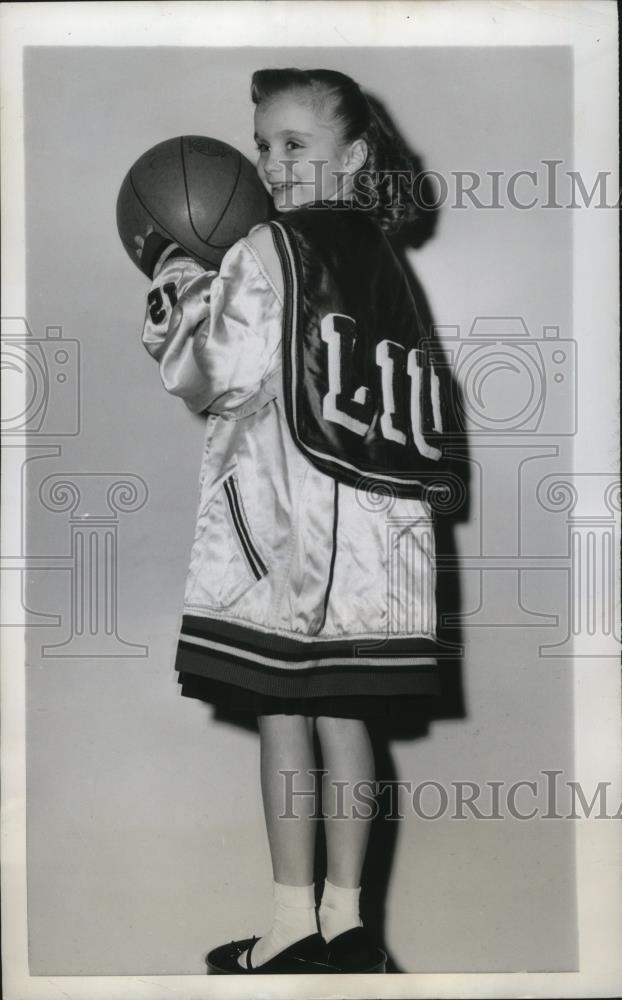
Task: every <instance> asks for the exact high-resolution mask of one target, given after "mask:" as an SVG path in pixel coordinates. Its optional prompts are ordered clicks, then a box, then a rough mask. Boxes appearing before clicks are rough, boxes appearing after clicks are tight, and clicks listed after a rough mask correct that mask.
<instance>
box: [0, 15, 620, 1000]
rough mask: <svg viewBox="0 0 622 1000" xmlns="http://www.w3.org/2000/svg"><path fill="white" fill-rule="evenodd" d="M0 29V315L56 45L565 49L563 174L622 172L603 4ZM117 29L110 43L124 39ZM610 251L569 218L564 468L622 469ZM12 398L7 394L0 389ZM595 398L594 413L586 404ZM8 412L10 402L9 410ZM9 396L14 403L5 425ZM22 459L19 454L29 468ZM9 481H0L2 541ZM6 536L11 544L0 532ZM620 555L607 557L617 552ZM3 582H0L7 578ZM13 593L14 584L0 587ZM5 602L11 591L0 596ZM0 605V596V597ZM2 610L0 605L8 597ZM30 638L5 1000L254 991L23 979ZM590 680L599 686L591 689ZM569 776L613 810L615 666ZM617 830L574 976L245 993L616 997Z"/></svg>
mask: <svg viewBox="0 0 622 1000" xmlns="http://www.w3.org/2000/svg"><path fill="white" fill-rule="evenodd" d="M0 22H1V27H2V40H1V55H2V80H1V83H2V94H3V100H2V105H3V112H2V204H3V228H2V243H3V251H4V252H3V254H2V277H3V283H2V288H3V292H2V315H3V316H23V315H25V314H26V312H25V250H26V248H25V211H24V161H23V105H22V54H23V49H24V47H25V46H27V45H51V46H84V45H97V46H108V45H110V46H119V45H132V46H137V45H138V46H156V45H166V46H171V45H178V46H196V44H197V38H200V37H201V30H202V29H203V28H204V29H205V30H204V35H203V37H205V38H208V39H209V46H210V47H211V46H232V45H240V46H242V45H244V46H266V45H269V46H278V45H283V46H287V47H292V46H301V47H302V46H335V47H347V46H363V45H366V46H370V45H378V46H391V45H393V46H405V47H409V46H411V47H418V46H438V45H442V46H444V47H446V46H451V45H455V46H473V45H478V46H486V45H490V46H505V45H512V46H519V45H520V46H534V45H537V46H543V45H547V46H550V45H564V46H571V47H572V49H573V53H574V100H575V109H574V113H575V137H574V141H575V155H574V169H575V170H578V171H579V172H580V173H581V174H582V175H583V176H586V177H595V176H596V174H597V173H598V172H599V171H601V170H609V171H611V172H612V173H613V175H614V177H615V181H614V182H613V184H612V186H613V188H614V190H617V188H618V183H617V169H618V104H617V97H618V68H617V45H618V25H617V11H616V6H615V4H614V3H612V2H600V0H592V2H579V0H541V2H537V3H535V2H521V0H513V2H496V0H484V2H475V0H473V2H469V0H455V2H451V3H447V2H442V0H430V2H427V0H423V2H418V0H414V2H382V0H378V2H357V0H352V2H334V0H328V2H323V0H318V2H304V0H303V2H280V0H268V2H264V3H255V2H245V0H241V2H192V3H186V2H180V3H158V2H147V3H144V2H129V3H124V4H122V5H121V4H116V3H53V2H52V3H27V4H24V3H5V4H3V5H2V9H1V10H0ZM120 22H122V28H123V30H122V31H119V25H120ZM618 260H619V246H618V220H617V213H616V212H615V210H610V211H598V210H597V209H595V208H590V209H587V208H586V209H584V210H582V211H578V212H576V213H575V215H574V261H573V296H574V300H573V317H574V324H575V328H576V329H581V330H583V331H586V335H589V336H592V335H593V339H594V345H595V349H594V351H593V352H591V353H589V354H588V353H587V352H586V353H585V356H584V361H583V367H582V370H581V379H580V385H579V392H580V399H579V405H580V406H581V407H582V410H583V412H586V413H588V412H590V413H593V415H594V416H593V423H592V424H591V425H590V426H589V427H588V428H587V430H586V428H585V427H583V429H582V431H581V432H580V433H579V435H578V436H577V438H576V439H575V458H574V462H575V469H580V470H586V471H588V472H589V471H598V472H611V473H612V474H616V473H617V472H618V456H619V442H618V419H619V391H618V377H617V372H618V363H617V362H618V361H619V346H618V332H619V293H618V287H619V281H618V278H619V271H618ZM7 388H8V391H9V392H11V391H12V392H15V387H14V386H13V383H11V386H9V387H7ZM594 400H598V407H596V406H594V402H593V401H594ZM5 402H6V400H5ZM14 403H15V400H12V401H10V405H11V409H12V412H14V411H15V405H14ZM24 457H25V456H24ZM17 503H19V483H16V482H11V481H10V479H9V477H6V476H5V477H3V479H2V527H3V529H5V528H6V526H7V524H8V517H7V510H8V509H9V508H10V507H11V505H13V504H17ZM4 537H6V535H4ZM616 551H617V547H616ZM14 575H15V574H7V576H9V577H11V576H14ZM9 582H10V581H9ZM7 589H8V583H7ZM4 596H6V594H5V595H4ZM3 603H4V600H3ZM23 664H24V634H23V632H22V630H21V629H19V628H15V627H12V628H10V629H4V631H3V635H2V675H1V682H2V687H1V690H2V719H1V721H2V772H1V778H2V835H1V836H2V839H1V856H2V910H3V916H4V920H3V925H2V926H3V933H2V951H3V967H4V993H3V995H4V996H5V997H6V998H7V1000H44V998H45V1000H49V998H59V1000H60V998H62V997H64V998H66V997H71V998H72V1000H73V998H75V1000H99V998H101V1000H110V998H117V997H119V998H121V997H122V998H123V1000H138V998H143V997H144V998H145V1000H147V998H149V1000H156V998H159V997H161V998H165V997H166V998H168V1000H188V998H189V997H190V996H192V998H193V1000H202V998H213V1000H218V998H220V997H240V998H243V997H244V998H245V997H248V995H249V985H248V981H247V980H245V977H233V978H227V977H208V976H104V977H99V976H90V977H89V976H85V977H81V976H71V977H60V976H58V977H50V976H30V975H29V972H28V927H27V911H26V836H25V831H26V815H25V753H26V744H25V690H24V676H23V670H20V669H17V666H18V665H23ZM595 679H596V681H597V683H595V682H594V681H595ZM574 693H575V707H576V714H575V746H576V759H575V773H576V777H577V779H578V780H579V781H580V782H581V784H582V785H583V787H588V788H589V787H595V786H596V785H597V783H598V782H599V781H602V780H609V781H610V782H611V794H612V797H613V800H614V801H620V800H621V798H622V781H621V774H620V766H619V763H618V762H619V761H620V760H621V759H622V754H621V753H620V750H621V745H620V673H619V667H618V664H617V660H615V659H613V660H612V659H602V660H601V661H600V662H599V663H595V662H594V661H591V660H583V659H580V658H578V659H576V660H575V662H574ZM619 830H620V827H619V825H618V824H616V823H615V822H609V823H602V822H600V823H599V822H598V820H596V819H594V818H584V819H581V820H578V821H577V831H576V833H577V840H576V850H577V897H578V899H577V903H578V917H579V958H580V962H579V967H580V971H579V972H576V973H546V972H542V973H537V974H536V973H511V974H507V973H506V974H501V973H494V974H490V973H486V974H484V973H482V974H473V973H471V974H468V975H464V974H456V973H452V974H423V975H422V974H416V975H415V974H407V973H400V974H397V975H387V976H384V977H383V978H380V979H379V978H377V977H374V979H371V980H370V978H369V977H366V976H358V975H357V976H341V977H334V976H332V977H315V976H297V977H295V981H294V980H292V979H290V977H287V976H259V977H256V981H255V984H254V990H253V994H254V996H256V997H262V998H266V1000H267V998H277V997H279V998H280V997H282V998H284V1000H285V998H291V997H292V996H296V997H300V998H302V997H336V996H341V997H352V998H354V997H425V998H431V997H439V998H441V997H521V996H523V997H524V996H533V997H536V996H537V997H584V996H603V997H605V996H615V995H619V993H620V989H621V987H622V953H621V952H620V948H619V942H620V941H621V940H622V896H621V893H620V886H619V881H618V878H619V876H618V873H619V871H620V868H621V862H622V845H621V843H620V837H619Z"/></svg>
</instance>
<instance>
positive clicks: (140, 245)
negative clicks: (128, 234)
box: [134, 224, 154, 260]
mask: <svg viewBox="0 0 622 1000" xmlns="http://www.w3.org/2000/svg"><path fill="white" fill-rule="evenodd" d="M153 231H154V230H153V226H152V225H151V224H149V225H148V226H147V229H146V232H145V235H144V236H135V237H134V243H135V244H136V256H137V257H138V259H139V260H140V259H141V257H142V255H143V249H144V247H145V240H146V239H147V237H148V236H150V235H151V233H152V232H153Z"/></svg>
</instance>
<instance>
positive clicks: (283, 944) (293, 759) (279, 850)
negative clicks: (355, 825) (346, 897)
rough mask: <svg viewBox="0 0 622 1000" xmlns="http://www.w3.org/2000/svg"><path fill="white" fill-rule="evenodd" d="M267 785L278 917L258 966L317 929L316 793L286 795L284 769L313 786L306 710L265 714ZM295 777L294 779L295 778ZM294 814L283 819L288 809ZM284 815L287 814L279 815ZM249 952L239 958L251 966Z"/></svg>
mask: <svg viewBox="0 0 622 1000" xmlns="http://www.w3.org/2000/svg"><path fill="white" fill-rule="evenodd" d="M258 721H259V736H260V759H261V790H262V797H263V805H264V814H265V819H266V828H267V832H268V842H269V845H270V855H271V858H272V872H273V878H274V882H273V892H274V918H273V923H272V927H271V928H270V930H269V931H268V932H267V933H266V934H264V935H263V936H262V937H261V938H260V939H259V941H257V943H256V944H255V946H254V947H253V953H252V956H251V961H252V963H253V967H255V968H256V967H258V966H260V965H263V964H264V962H267V961H269V959H271V958H273V957H274V956H275V955H278V954H279V952H281V951H283V950H284V949H285V948H287V947H288V946H289V945H291V944H293V943H294V942H295V941H300V940H301V939H302V938H304V937H307V936H308V935H309V934H315V933H316V931H317V919H316V915H315V891H314V886H313V860H314V853H315V830H316V823H317V820H314V819H313V818H312V817H313V815H314V812H315V806H314V802H313V797H312V796H297V797H296V799H295V800H294V802H293V803H288V802H286V799H285V789H286V784H285V778H284V777H283V775H282V774H281V773H280V772H281V771H286V770H287V771H298V772H300V773H299V774H297V775H295V776H294V787H295V788H296V790H298V789H305V790H306V789H312V788H313V787H314V776H313V775H312V774H310V773H309V772H310V771H311V770H313V769H314V768H315V755H314V752H313V720H312V719H309V718H307V717H306V716H302V715H263V716H260V717H259V720H258ZM290 780H291V779H290ZM291 812H294V813H295V818H294V819H283V818H282V816H283V814H284V813H291ZM279 817H281V818H279ZM246 956H247V952H244V954H243V955H241V956H240V958H239V959H238V961H239V964H240V965H241V966H242V967H243V968H247V967H248V966H247V962H246Z"/></svg>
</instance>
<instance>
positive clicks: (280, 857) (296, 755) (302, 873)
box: [259, 715, 317, 885]
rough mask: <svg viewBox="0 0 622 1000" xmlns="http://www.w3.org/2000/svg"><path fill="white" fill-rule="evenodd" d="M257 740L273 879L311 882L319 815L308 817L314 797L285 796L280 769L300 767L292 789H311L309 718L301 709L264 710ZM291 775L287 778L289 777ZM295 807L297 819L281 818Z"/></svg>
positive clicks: (284, 783) (311, 765)
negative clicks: (293, 712)
mask: <svg viewBox="0 0 622 1000" xmlns="http://www.w3.org/2000/svg"><path fill="white" fill-rule="evenodd" d="M259 736H260V746H261V791H262V796H263V806H264V814H265V818H266V828H267V831H268V841H269V844H270V855H271V858H272V873H273V875H274V881H275V882H279V883H281V884H284V885H310V884H311V882H313V859H314V852H315V830H316V824H317V820H314V819H312V818H311V817H312V816H313V815H314V812H315V806H314V803H313V800H312V797H311V796H310V795H309V796H302V795H297V796H296V798H295V800H294V802H293V803H287V802H286V801H285V788H286V782H285V778H284V776H283V774H282V773H280V772H283V771H294V770H296V771H300V772H301V773H300V774H299V775H295V776H294V780H293V784H294V787H295V789H296V790H299V789H304V790H307V789H309V790H310V789H312V788H313V787H314V777H313V775H312V774H310V773H309V772H310V771H311V770H313V769H314V768H315V766H316V764H315V754H314V751H313V719H309V718H307V717H306V716H302V715H262V716H260V717H259ZM290 781H291V779H290ZM291 812H295V814H296V819H279V816H282V815H283V814H284V813H291Z"/></svg>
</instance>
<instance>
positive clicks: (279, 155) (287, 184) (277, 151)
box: [255, 94, 352, 211]
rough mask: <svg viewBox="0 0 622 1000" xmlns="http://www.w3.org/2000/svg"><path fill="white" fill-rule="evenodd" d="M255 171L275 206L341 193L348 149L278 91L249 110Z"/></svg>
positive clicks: (347, 177) (347, 181)
mask: <svg viewBox="0 0 622 1000" xmlns="http://www.w3.org/2000/svg"><path fill="white" fill-rule="evenodd" d="M255 141H256V143H257V150H258V152H259V158H258V161H257V172H258V174H259V177H260V180H261V181H262V183H263V185H264V187H265V188H266V190H267V191H268V192H269V193H270V195H271V196H272V198H273V200H274V204H275V207H276V208H277V209H278V210H279V211H287V210H288V209H294V208H298V207H300V206H301V205H306V204H308V203H310V202H313V201H320V200H329V199H331V200H332V199H334V198H336V197H343V196H344V194H346V193H347V192H348V191H349V190H350V187H351V181H352V178H351V174H350V171H349V170H348V167H347V166H346V163H348V162H349V158H348V150H347V149H345V148H343V147H341V146H340V145H339V144H338V141H337V135H336V133H335V130H334V129H333V128H331V127H330V126H328V125H324V124H322V122H321V121H320V120H319V119H318V118H317V116H316V114H315V111H314V110H313V108H312V107H311V105H310V104H308V103H303V102H302V101H300V100H296V99H295V98H294V97H293V96H291V95H285V94H284V95H282V96H280V97H276V98H274V99H273V100H272V101H270V102H268V103H264V104H261V105H258V106H257V108H256V109H255Z"/></svg>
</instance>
